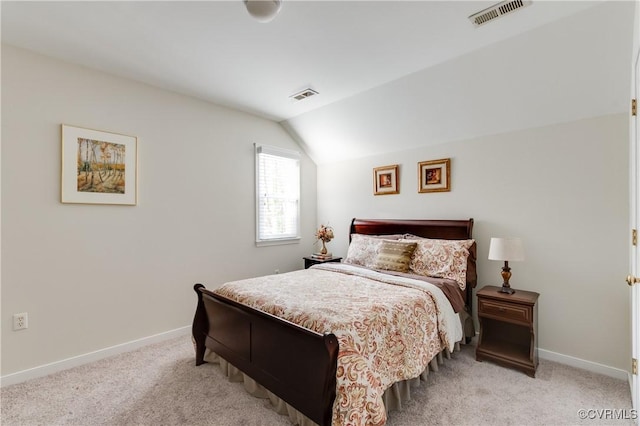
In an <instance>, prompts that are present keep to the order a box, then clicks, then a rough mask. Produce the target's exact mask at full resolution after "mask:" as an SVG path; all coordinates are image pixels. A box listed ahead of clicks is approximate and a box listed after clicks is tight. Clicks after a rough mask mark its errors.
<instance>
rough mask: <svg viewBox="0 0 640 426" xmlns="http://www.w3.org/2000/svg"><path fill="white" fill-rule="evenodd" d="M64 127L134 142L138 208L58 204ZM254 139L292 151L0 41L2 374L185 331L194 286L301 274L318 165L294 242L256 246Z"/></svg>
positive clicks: (164, 95) (281, 142) (278, 135)
mask: <svg viewBox="0 0 640 426" xmlns="http://www.w3.org/2000/svg"><path fill="white" fill-rule="evenodd" d="M62 123H64V124H69V125H74V126H79V127H86V128H93V129H98V130H105V131H111V132H117V133H123V134H127V135H133V136H137V137H138V147H139V151H138V158H139V185H138V205H137V206H135V207H130V206H129V207H127V206H106V205H69V204H64V205H63V204H61V203H60V168H61V165H60V163H61V160H60V125H61V124H62ZM254 142H261V143H264V144H271V145H277V146H281V147H285V148H293V149H299V147H298V146H297V145H296V143H295V142H294V141H293V140H292V139H291V138H290V137H289V136H288V135H287V133H286V132H285V131H284V130H283V129H282V128H281V126H279V125H278V124H277V123H274V122H271V121H268V120H264V119H261V118H257V117H254V116H251V115H248V114H245V113H240V112H236V111H233V110H230V109H226V108H223V107H218V106H215V105H212V104H208V103H205V102H202V101H199V100H195V99H192V98H189V97H185V96H181V95H178V94H175V93H170V92H166V91H162V90H159V89H156V88H154V87H151V86H147V85H144V84H140V83H135V82H132V81H129V80H124V79H120V78H116V77H112V76H109V75H107V74H102V73H98V72H95V71H91V70H89V69H85V68H82V67H77V66H74V65H69V64H65V63H62V62H58V61H55V60H51V59H49V58H46V57H43V56H39V55H35V54H32V53H29V52H27V51H24V50H20V49H16V48H13V47H10V46H2V209H3V210H2V293H1V295H2V321H1V322H2V375H7V374H10V373H14V372H17V371H22V370H25V369H28V368H31V367H35V366H40V365H43V364H46V363H51V362H55V361H59V360H63V359H66V358H69V357H73V356H77V355H81V354H85V353H88V352H91V351H95V350H99V349H102V348H106V347H110V346H113V345H117V344H121V343H124V342H129V341H132V340H135V339H138V338H142V337H146V336H151V335H154V334H157V333H161V332H165V331H168V330H173V329H176V328H180V327H184V326H187V325H189V324H190V323H191V320H192V318H193V313H194V310H195V302H196V296H195V293H194V292H193V290H192V287H193V284H194V283H196V282H202V283H203V284H205V285H207V286H209V287H215V286H217V285H219V284H221V283H222V282H224V281H227V280H231V279H238V278H243V277H249V276H256V275H263V274H269V273H273V272H274V270H275V269H276V268H277V269H279V270H280V271H281V272H285V271H288V270H293V269H299V268H301V267H302V265H303V262H302V259H301V257H302V256H303V255H306V254H308V253H310V252H311V251H312V250H313V243H314V239H313V233H314V231H315V226H316V167H315V164H314V163H313V162H312V161H310V160H309V159H308V157H306V156H304V155H303V159H302V188H303V190H302V200H301V205H302V241H301V242H300V243H299V244H292V245H285V246H275V247H261V248H256V247H255V243H254V241H255V235H254V228H255V225H254V224H255V218H254V212H255V207H254V204H255V201H254V199H255V196H254V157H253V143H254ZM18 312H28V314H29V328H28V329H27V330H23V331H17V332H14V331H12V330H11V316H12V314H14V313H18Z"/></svg>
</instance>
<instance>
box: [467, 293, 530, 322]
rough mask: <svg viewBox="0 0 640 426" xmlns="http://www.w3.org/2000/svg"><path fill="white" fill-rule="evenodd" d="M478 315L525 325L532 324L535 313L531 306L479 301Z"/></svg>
mask: <svg viewBox="0 0 640 426" xmlns="http://www.w3.org/2000/svg"><path fill="white" fill-rule="evenodd" d="M478 315H483V316H489V317H493V318H499V319H504V320H505V321H512V322H518V323H522V324H525V325H529V324H531V322H532V320H533V311H532V309H531V306H527V305H519V304H515V303H508V302H502V301H500V302H494V301H492V300H486V299H480V300H478Z"/></svg>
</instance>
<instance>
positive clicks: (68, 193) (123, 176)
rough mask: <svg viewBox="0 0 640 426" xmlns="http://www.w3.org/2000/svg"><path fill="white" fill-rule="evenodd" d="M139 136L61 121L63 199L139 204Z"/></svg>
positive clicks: (76, 201) (68, 201) (67, 201)
mask: <svg viewBox="0 0 640 426" xmlns="http://www.w3.org/2000/svg"><path fill="white" fill-rule="evenodd" d="M137 167H138V139H137V138H136V137H135V136H125V135H121V134H117V133H109V132H102V131H100V130H91V129H83V128H81V127H73V126H67V125H65V124H63V125H62V179H61V180H62V185H61V201H62V202H63V203H79V204H121V205H131V206H133V205H136V203H137V197H138V196H137V186H138V183H137V177H138V170H137Z"/></svg>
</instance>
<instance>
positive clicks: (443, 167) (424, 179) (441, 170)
mask: <svg viewBox="0 0 640 426" xmlns="http://www.w3.org/2000/svg"><path fill="white" fill-rule="evenodd" d="M418 179H419V181H418V192H447V191H451V159H450V158H443V159H441V160H431V161H422V162H420V163H418Z"/></svg>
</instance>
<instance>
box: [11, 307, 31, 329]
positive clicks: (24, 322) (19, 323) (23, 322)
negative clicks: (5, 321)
mask: <svg viewBox="0 0 640 426" xmlns="http://www.w3.org/2000/svg"><path fill="white" fill-rule="evenodd" d="M27 327H29V316H28V315H27V313H26V312H23V313H21V314H13V331H16V330H24V329H25V328H27Z"/></svg>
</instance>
